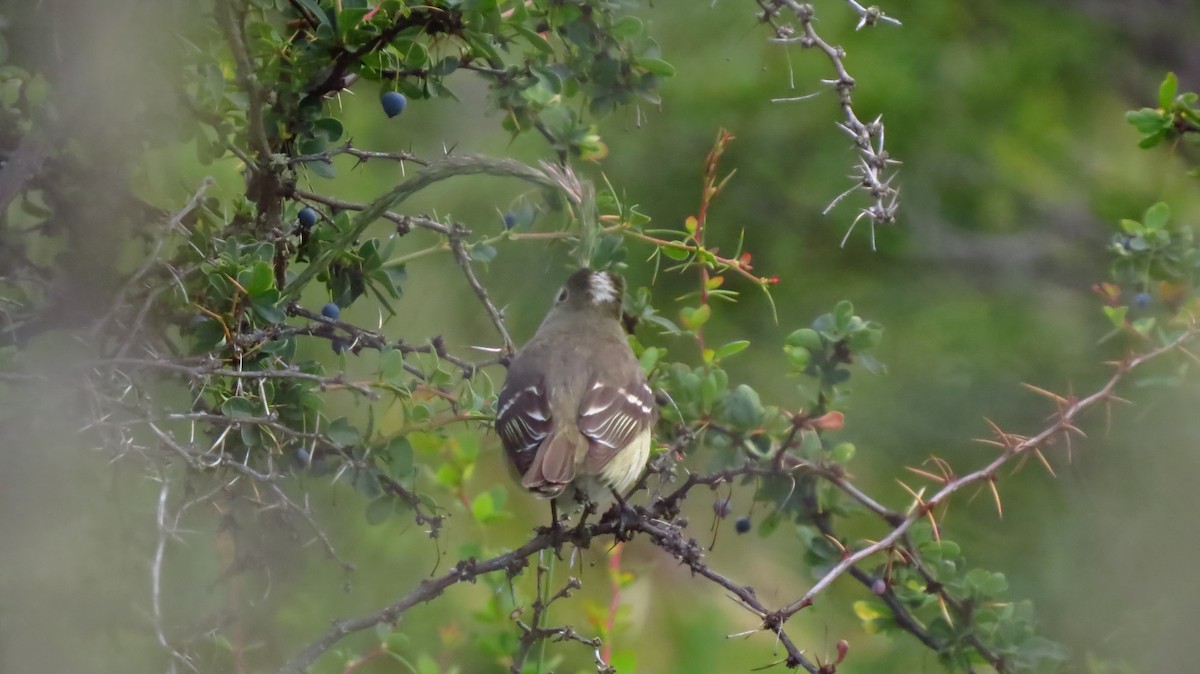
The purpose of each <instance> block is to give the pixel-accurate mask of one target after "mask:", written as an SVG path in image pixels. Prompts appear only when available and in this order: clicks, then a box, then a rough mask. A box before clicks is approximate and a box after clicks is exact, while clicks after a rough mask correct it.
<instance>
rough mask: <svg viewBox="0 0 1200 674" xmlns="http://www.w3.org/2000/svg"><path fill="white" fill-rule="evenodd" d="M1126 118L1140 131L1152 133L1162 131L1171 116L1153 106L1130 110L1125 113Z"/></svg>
mask: <svg viewBox="0 0 1200 674" xmlns="http://www.w3.org/2000/svg"><path fill="white" fill-rule="evenodd" d="M1125 119H1126V120H1128V122H1129V123H1130V124H1132V125H1133V127H1134V128H1135V129H1137V130H1138V131H1139V132H1140V133H1143V134H1152V133H1158V132H1159V131H1161V130H1162V129H1163V128H1164V126H1165V124H1166V123H1170V118H1169V117H1167V116H1166V115H1164V114H1163V113H1161V112H1159V111H1157V110H1155V109H1153V108H1142V109H1141V110H1130V111H1129V112H1127V113H1125Z"/></svg>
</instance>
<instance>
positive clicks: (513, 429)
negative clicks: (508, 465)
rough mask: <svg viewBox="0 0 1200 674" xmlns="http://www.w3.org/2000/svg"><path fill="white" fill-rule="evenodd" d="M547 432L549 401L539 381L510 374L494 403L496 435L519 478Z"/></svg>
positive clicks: (528, 465)
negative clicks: (498, 436)
mask: <svg viewBox="0 0 1200 674" xmlns="http://www.w3.org/2000/svg"><path fill="white" fill-rule="evenodd" d="M550 429H551V418H550V400H549V399H548V398H547V396H546V387H545V385H544V384H543V383H542V380H541V378H540V377H539V378H537V379H525V378H521V377H513V376H512V375H511V373H510V377H509V379H508V380H507V381H505V382H504V387H503V388H501V389H500V397H499V399H498V400H497V401H496V433H497V434H499V435H500V441H501V442H502V443H504V449H505V450H506V451H507V452H508V456H509V458H510V459H511V460H512V462H513V465H514V466H516V468H517V472H518V473H520V474H521V475H522V476H524V475H525V474H526V473H527V472H528V471H529V467H530V465H531V464H532V463H533V458H534V456H535V455H536V454H537V448H538V445H540V444H542V441H543V440H545V439H546V436H547V435H549V434H550Z"/></svg>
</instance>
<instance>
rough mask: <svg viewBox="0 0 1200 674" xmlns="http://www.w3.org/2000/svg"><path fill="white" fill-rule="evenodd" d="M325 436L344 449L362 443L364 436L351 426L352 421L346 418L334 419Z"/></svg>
mask: <svg viewBox="0 0 1200 674" xmlns="http://www.w3.org/2000/svg"><path fill="white" fill-rule="evenodd" d="M325 435H327V436H329V439H330V440H332V441H334V442H336V443H337V444H339V445H341V446H343V447H353V446H355V445H357V444H360V443H361V442H362V434H360V433H359V432H358V429H357V428H355V427H354V426H352V425H351V424H350V420H349V419H347V418H346V417H338V418H337V419H334V420H333V422H332V423H330V424H329V428H328V429H326V431H325Z"/></svg>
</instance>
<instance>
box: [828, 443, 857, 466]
mask: <svg viewBox="0 0 1200 674" xmlns="http://www.w3.org/2000/svg"><path fill="white" fill-rule="evenodd" d="M829 456H830V458H832V459H833V460H834V461H837V462H838V463H841V464H845V463H849V462H850V459H852V458H854V445H853V443H849V442H842V443H838V445H837V446H836V447H834V448H833V451H832V452H830V453H829Z"/></svg>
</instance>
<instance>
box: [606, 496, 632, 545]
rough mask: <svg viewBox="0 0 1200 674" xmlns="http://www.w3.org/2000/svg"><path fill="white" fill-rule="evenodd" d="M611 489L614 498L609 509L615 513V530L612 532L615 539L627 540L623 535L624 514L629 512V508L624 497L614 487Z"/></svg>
mask: <svg viewBox="0 0 1200 674" xmlns="http://www.w3.org/2000/svg"><path fill="white" fill-rule="evenodd" d="M611 491H612V495H613V499H614V505H613V507H612V508H611V509H610V512H611V511H612V510H616V515H617V530H616V531H615V532H614V536H615V537H616V538H617V540H629V539H628V538H627V537H626V535H625V516H626V515H627V514H629V513H630V512H631V509H630V507H629V504H628V503H627V502H626V501H625V499H624V498H622V497H621V495H620V494H619V493H617V490H616V489H612V490H611ZM634 514H636V513H634Z"/></svg>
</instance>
